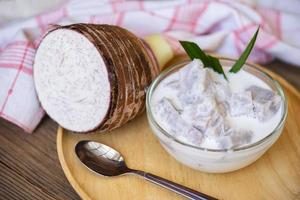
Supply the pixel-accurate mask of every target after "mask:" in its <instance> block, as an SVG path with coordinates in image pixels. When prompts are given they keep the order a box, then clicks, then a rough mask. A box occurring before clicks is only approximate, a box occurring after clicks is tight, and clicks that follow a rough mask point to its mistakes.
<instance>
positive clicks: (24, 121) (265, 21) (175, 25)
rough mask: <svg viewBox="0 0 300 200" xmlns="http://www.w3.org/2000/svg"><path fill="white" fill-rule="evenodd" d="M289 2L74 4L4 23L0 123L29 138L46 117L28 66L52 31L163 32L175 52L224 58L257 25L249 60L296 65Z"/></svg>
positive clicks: (299, 23) (298, 16)
mask: <svg viewBox="0 0 300 200" xmlns="http://www.w3.org/2000/svg"><path fill="white" fill-rule="evenodd" d="M289 1H291V2H293V3H288V0H286V1H284V3H282V2H283V1H280V0H266V1H263V5H257V4H256V5H249V4H242V3H238V2H237V1H235V2H233V1H225V0H218V1H201V0H194V1H193V0H174V1H160V2H159V1H112V0H111V1H105V0H101V1H100V0H86V1H82V0H71V1H68V2H67V3H66V4H65V5H64V6H63V7H61V8H60V9H58V10H55V11H51V12H47V13H43V14H40V15H38V16H34V17H32V18H29V19H25V20H23V21H18V22H14V23H10V24H6V25H5V24H4V25H3V24H2V25H0V116H1V117H3V118H5V119H7V120H9V121H11V122H12V123H14V124H17V125H18V126H20V127H22V128H23V129H24V130H25V131H26V132H32V131H33V130H34V129H35V127H36V126H37V125H38V123H39V122H40V120H41V118H42V117H43V116H44V114H45V112H44V110H43V109H42V108H41V106H40V104H39V101H38V99H37V96H36V93H35V90H34V84H33V77H32V65H33V60H34V55H35V50H36V48H37V45H38V43H39V41H40V40H41V37H42V35H43V34H44V33H45V32H46V30H47V28H48V27H49V26H48V25H49V24H70V23H77V22H89V23H97V24H102V23H108V24H115V25H119V26H122V27H125V28H127V29H129V30H131V31H133V32H134V33H136V34H137V35H139V36H141V37H143V36H145V35H150V34H154V33H162V34H163V36H164V37H165V38H166V39H167V41H168V42H169V43H170V45H171V46H172V48H173V49H174V51H175V52H180V51H182V49H181V48H180V46H179V44H178V42H177V41H178V39H185V40H192V41H195V42H197V43H198V44H199V45H200V46H201V47H202V48H204V49H205V50H207V51H213V52H217V53H219V54H223V55H229V56H238V55H240V53H241V52H242V50H243V49H244V47H245V45H246V43H247V42H248V41H249V38H250V37H251V36H252V34H253V33H254V31H255V30H256V28H257V27H258V25H260V27H261V31H260V34H259V36H258V39H257V43H256V46H255V49H254V51H253V53H252V55H251V58H250V59H252V60H254V61H257V62H267V61H270V60H271V59H272V58H274V57H277V58H279V59H282V60H284V61H286V62H289V63H293V64H295V65H298V66H299V65H300V13H299V11H300V2H299V1H295V0H289ZM256 2H259V1H256ZM279 5H280V6H279ZM276 6H277V8H276ZM278 8H280V10H279V9H278Z"/></svg>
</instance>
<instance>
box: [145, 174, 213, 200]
mask: <svg viewBox="0 0 300 200" xmlns="http://www.w3.org/2000/svg"><path fill="white" fill-rule="evenodd" d="M144 178H145V179H146V180H147V181H150V182H152V183H155V184H157V185H159V186H161V187H164V188H166V189H169V190H172V191H174V192H176V193H177V194H180V195H182V196H184V197H186V198H188V199H197V200H217V199H216V198H214V197H211V196H208V195H206V194H203V193H201V192H198V191H196V190H193V189H191V188H188V187H185V186H183V185H180V184H177V183H174V182H172V181H169V180H166V179H164V178H161V177H159V176H156V175H154V174H150V173H144Z"/></svg>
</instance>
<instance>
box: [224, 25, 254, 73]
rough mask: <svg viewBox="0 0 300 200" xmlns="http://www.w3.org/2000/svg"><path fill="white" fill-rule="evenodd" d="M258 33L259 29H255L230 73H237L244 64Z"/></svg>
mask: <svg viewBox="0 0 300 200" xmlns="http://www.w3.org/2000/svg"><path fill="white" fill-rule="evenodd" d="M258 31H259V27H258V28H257V30H256V32H255V34H254V35H253V37H252V39H251V40H250V42H249V44H248V45H247V47H246V49H245V50H244V52H243V53H242V55H241V56H240V58H239V59H238V60H237V61H236V62H235V64H234V65H233V66H232V67H231V69H230V70H229V71H230V72H233V73H237V72H238V71H240V69H241V68H242V67H243V66H244V64H245V62H246V60H247V58H248V56H249V55H250V53H251V50H252V48H253V46H254V44H255V41H256V37H257V34H258Z"/></svg>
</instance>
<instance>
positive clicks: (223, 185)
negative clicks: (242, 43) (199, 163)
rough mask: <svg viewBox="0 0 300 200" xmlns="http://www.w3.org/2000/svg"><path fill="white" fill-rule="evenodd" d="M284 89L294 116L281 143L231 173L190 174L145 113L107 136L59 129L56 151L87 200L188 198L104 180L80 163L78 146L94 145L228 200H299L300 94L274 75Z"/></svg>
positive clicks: (138, 183) (124, 179)
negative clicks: (167, 148)
mask: <svg viewBox="0 0 300 200" xmlns="http://www.w3.org/2000/svg"><path fill="white" fill-rule="evenodd" d="M269 74H270V75H271V76H272V77H273V78H275V79H276V80H277V81H279V83H280V84H281V86H282V87H283V88H284V90H285V94H286V95H287V98H288V104H289V112H288V118H287V120H286V125H285V128H284V131H283V133H282V135H281V136H280V138H279V140H278V141H277V142H276V143H275V144H274V145H273V146H272V147H271V149H270V150H268V151H267V153H266V154H264V155H263V156H262V157H261V158H260V159H259V160H258V161H256V162H255V163H253V164H252V165H250V166H248V167H246V168H243V169H241V170H237V171H234V172H231V173H224V174H208V173H202V172H199V171H196V170H193V169H190V168H188V167H186V166H184V165H182V164H181V163H179V162H177V161H176V160H175V159H174V158H173V157H171V156H170V155H169V154H168V153H167V152H166V151H165V150H164V149H163V148H162V146H161V145H160V144H159V141H158V139H157V138H156V137H155V136H154V135H153V133H152V131H151V129H150V127H149V125H148V122H147V117H146V114H145V113H144V115H142V116H140V117H138V118H136V119H135V120H133V121H131V122H130V123H127V124H126V125H125V126H123V127H121V128H119V129H116V130H114V131H112V132H110V133H106V134H89V135H88V134H86V135H82V134H74V133H71V132H68V131H67V130H63V129H62V128H59V130H58V135H57V151H58V155H59V160H60V162H61V165H62V167H63V170H64V172H65V174H66V176H67V178H68V180H69V181H70V183H71V184H72V186H73V187H74V188H75V190H76V191H77V192H78V193H79V195H80V196H81V197H82V198H83V199H84V200H100V199H149V200H150V199H151V200H152V199H157V200H159V199H172V200H173V199H183V198H182V197H181V196H179V195H176V194H174V193H172V192H169V191H167V190H165V189H162V188H159V187H156V186H154V185H152V184H150V183H147V182H146V181H143V180H141V179H139V178H137V177H133V176H130V175H128V176H121V177H113V178H109V177H103V176H99V175H97V174H95V173H93V172H92V171H90V170H88V169H87V168H86V167H85V166H84V165H82V164H81V163H80V161H79V159H78V158H77V156H76V154H75V152H74V147H75V145H76V143H77V142H78V141H81V140H94V141H98V142H102V143H104V144H106V145H109V146H112V147H114V148H116V149H117V150H118V151H120V152H121V153H122V154H123V156H124V158H125V160H126V163H128V166H129V167H132V168H133V169H140V170H144V171H146V172H150V173H153V174H156V175H159V176H162V177H164V178H167V179H169V180H171V181H174V182H177V183H181V184H183V185H185V186H188V187H190V188H192V189H195V190H199V191H200V192H203V193H206V194H209V195H212V196H214V197H217V198H219V199H224V200H240V199H256V200H264V199H269V200H281V199H291V200H293V199H300V159H299V157H300V126H299V125H298V123H297V122H299V121H300V116H299V114H298V113H299V112H300V93H299V92H298V91H296V89H295V88H294V87H293V86H291V85H290V84H289V83H287V82H286V81H285V80H284V79H283V78H281V77H280V76H278V75H276V74H274V73H271V72H269Z"/></svg>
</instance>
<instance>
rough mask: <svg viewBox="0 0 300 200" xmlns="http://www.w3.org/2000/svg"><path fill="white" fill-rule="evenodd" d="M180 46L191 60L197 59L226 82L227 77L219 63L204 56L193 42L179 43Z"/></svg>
mask: <svg viewBox="0 0 300 200" xmlns="http://www.w3.org/2000/svg"><path fill="white" fill-rule="evenodd" d="M179 42H180V44H181V46H182V47H183V48H184V50H185V52H186V53H187V54H188V56H189V57H190V58H191V59H192V60H193V59H195V58H198V59H200V60H201V62H202V63H203V66H204V67H209V68H212V69H213V70H214V71H215V72H217V73H219V74H223V76H224V78H225V79H226V80H227V77H226V75H225V73H224V70H223V68H222V66H221V64H220V61H219V60H218V59H217V58H215V57H213V56H210V55H206V54H205V53H204V51H203V50H202V49H201V48H200V47H199V46H198V45H197V44H196V43H194V42H189V41H179Z"/></svg>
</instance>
